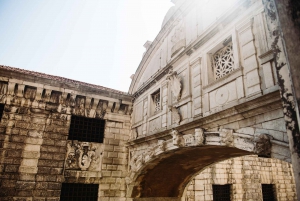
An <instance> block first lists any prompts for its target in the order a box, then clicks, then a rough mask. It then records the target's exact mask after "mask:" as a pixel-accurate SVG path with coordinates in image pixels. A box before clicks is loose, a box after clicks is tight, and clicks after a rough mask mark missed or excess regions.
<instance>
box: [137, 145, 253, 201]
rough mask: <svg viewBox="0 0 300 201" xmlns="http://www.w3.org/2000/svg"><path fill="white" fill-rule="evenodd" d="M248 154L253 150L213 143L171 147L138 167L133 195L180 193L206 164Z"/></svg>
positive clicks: (173, 195) (171, 194) (172, 195)
mask: <svg viewBox="0 0 300 201" xmlns="http://www.w3.org/2000/svg"><path fill="white" fill-rule="evenodd" d="M249 154H253V153H251V152H248V151H244V150H240V149H237V148H233V147H225V146H212V145H208V146H198V147H184V148H180V149H177V150H174V151H170V152H169V153H166V154H164V156H162V157H160V158H158V159H155V160H153V161H151V162H149V163H148V164H147V165H146V166H145V167H144V168H143V169H142V170H141V172H140V174H139V175H138V177H137V178H136V180H135V181H136V185H135V186H134V188H133V191H132V197H181V196H182V193H183V191H184V188H185V186H186V185H187V183H188V182H189V181H190V179H191V178H192V177H193V176H194V175H195V174H196V173H198V172H199V171H201V170H202V169H204V168H205V167H207V166H208V165H211V164H213V163H216V162H219V161H222V160H226V159H229V158H233V157H239V156H244V155H249Z"/></svg>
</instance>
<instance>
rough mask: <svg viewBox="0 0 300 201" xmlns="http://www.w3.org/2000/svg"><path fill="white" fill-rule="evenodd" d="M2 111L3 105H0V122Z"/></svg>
mask: <svg viewBox="0 0 300 201" xmlns="http://www.w3.org/2000/svg"><path fill="white" fill-rule="evenodd" d="M3 111H4V104H0V122H1V119H2V115H3Z"/></svg>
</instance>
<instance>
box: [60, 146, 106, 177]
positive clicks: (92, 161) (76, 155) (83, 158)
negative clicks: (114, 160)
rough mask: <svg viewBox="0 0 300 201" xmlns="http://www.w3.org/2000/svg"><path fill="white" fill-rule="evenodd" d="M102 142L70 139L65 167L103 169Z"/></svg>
mask: <svg viewBox="0 0 300 201" xmlns="http://www.w3.org/2000/svg"><path fill="white" fill-rule="evenodd" d="M102 152H103V149H102V144H99V143H92V142H78V141H68V144H67V158H66V162H65V169H73V170H82V171H85V170H88V171H101V160H102Z"/></svg>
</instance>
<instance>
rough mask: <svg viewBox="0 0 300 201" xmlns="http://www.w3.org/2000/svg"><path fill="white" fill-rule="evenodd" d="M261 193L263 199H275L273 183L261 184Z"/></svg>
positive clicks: (267, 200)
mask: <svg viewBox="0 0 300 201" xmlns="http://www.w3.org/2000/svg"><path fill="white" fill-rule="evenodd" d="M261 189H262V195H263V201H275V200H276V199H275V196H274V194H275V193H274V192H275V191H274V185H273V184H262V185H261Z"/></svg>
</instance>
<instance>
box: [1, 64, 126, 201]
mask: <svg viewBox="0 0 300 201" xmlns="http://www.w3.org/2000/svg"><path fill="white" fill-rule="evenodd" d="M2 70H3V71H2ZM15 71H17V72H15ZM1 72H3V75H5V74H9V76H7V77H5V76H3V77H0V104H2V106H3V105H4V111H3V115H2V118H1V123H0V189H1V190H0V200H12V199H13V200H26V201H27V200H28V201H29V200H30V201H33V200H35V201H37V200H41V201H48V200H49V201H50V200H51V201H56V200H59V199H60V194H61V188H62V183H83V184H99V192H98V198H99V199H101V200H109V199H111V200H114V199H115V200H122V199H124V200H126V198H125V179H124V178H125V176H126V175H127V157H128V150H127V149H126V148H125V146H124V144H125V142H126V141H127V140H128V139H129V129H130V116H129V114H130V111H131V109H130V107H131V104H130V99H131V97H130V96H128V95H126V94H125V93H124V94H122V93H116V92H113V91H110V94H109V93H107V91H106V92H105V91H103V90H102V89H101V90H99V89H95V88H89V87H86V88H84V87H83V88H84V90H78V89H79V88H80V87H82V85H83V84H82V85H81V83H77V87H76V88H77V90H75V88H73V85H72V83H68V80H59V79H61V78H59V77H58V78H56V77H55V78H56V79H58V80H57V81H56V84H53V83H52V85H50V84H49V83H48V82H49V79H48V77H47V75H44V74H42V75H39V74H38V73H37V75H35V77H34V76H32V74H34V73H35V72H30V75H28V73H29V72H27V71H22V72H18V70H15V69H11V68H8V67H1ZM14 76H15V77H14ZM39 76H42V77H39ZM43 76H44V77H43ZM45 76H46V78H45ZM11 77H14V78H11ZM16 78H17V79H16ZM20 78H22V79H20ZM23 78H24V79H23ZM51 78H53V77H51ZM32 80H35V81H34V82H32ZM60 81H61V82H60ZM75 82H76V81H75ZM57 83H58V84H59V85H60V86H63V87H60V88H59V87H57ZM64 87H69V88H64ZM89 90H90V91H93V93H88V91H89ZM105 93H106V94H108V96H104V95H103V94H105ZM72 116H81V117H88V118H98V119H103V120H105V127H104V139H103V143H95V142H89V141H88V142H81V141H77V140H73V141H72V140H68V136H69V129H70V125H71V118H72ZM82 152H86V153H85V154H86V156H85V157H86V158H85V159H83V158H80V157H81V155H80V153H82ZM72 154H73V155H72ZM71 156H74V157H73V158H72V157H71ZM69 159H70V160H69ZM71 159H72V160H73V161H72V160H71ZM84 160H86V161H84ZM88 161H91V163H89V162H88Z"/></svg>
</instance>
